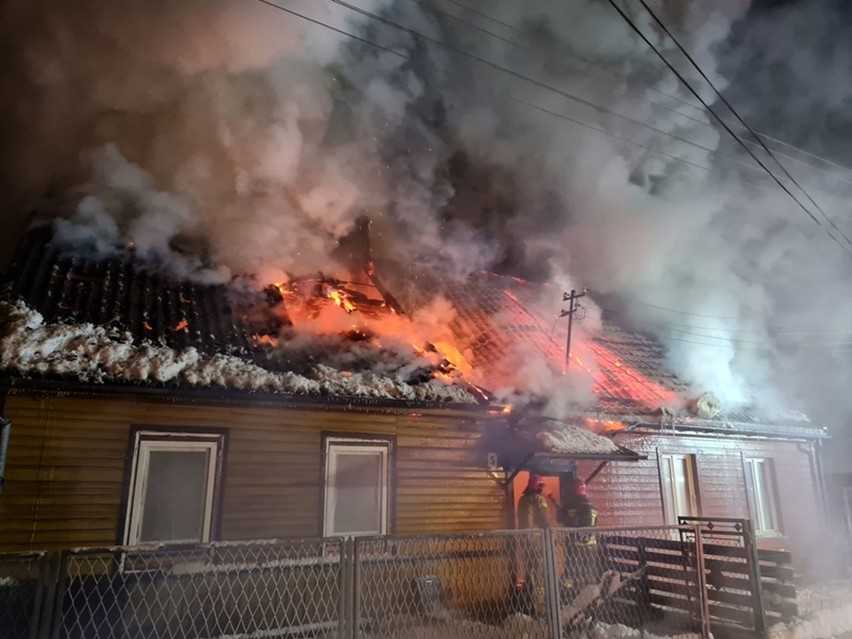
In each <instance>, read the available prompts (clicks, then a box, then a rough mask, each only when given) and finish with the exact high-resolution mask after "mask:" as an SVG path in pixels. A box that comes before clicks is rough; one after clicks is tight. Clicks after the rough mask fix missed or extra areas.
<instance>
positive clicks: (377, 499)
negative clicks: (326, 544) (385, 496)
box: [330, 451, 384, 533]
mask: <svg viewBox="0 0 852 639" xmlns="http://www.w3.org/2000/svg"><path fill="white" fill-rule="evenodd" d="M382 461H383V454H382V452H380V451H375V452H369V453H349V452H340V451H336V452H335V454H334V467H333V471H334V474H333V476H332V477H331V478H330V479H331V486H330V488H331V489H332V490H333V491H334V492H335V502H334V513H333V515H332V522H333V526H334V532H335V533H352V532H373V533H380V532H383V531H382V509H381V506H382V492H383V491H382V486H383V481H382V471H383V465H384V464H383V463H382Z"/></svg>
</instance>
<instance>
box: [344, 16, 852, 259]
mask: <svg viewBox="0 0 852 639" xmlns="http://www.w3.org/2000/svg"><path fill="white" fill-rule="evenodd" d="M334 1H338V0H334ZM641 1H642V0H640V2H641ZM608 2H609V4H610V5H611V6H612V8H613V9H615V11H616V12H617V13H618V15H620V16H621V17H622V18H623V19H624V21H625V22H627V24H628V25H629V26H630V28H631V29H632V30H633V31H634V32H635V33H636V34H637V35H638V36H639V37H640V38H641V39H642V40H643V41H644V42H645V44H647V45H648V46H649V47H650V48H651V50H652V51H653V52H654V53H655V54H656V55H657V57H659V58H660V60H662V62H663V63H664V64H665V65H666V66H667V67H668V68H669V70H670V71H671V72H672V73H673V74H674V75H675V76H676V77H677V79H678V80H679V81H680V82H681V84H683V85H684V86H685V87H686V88H687V90H689V92H690V93H692V94H693V95H694V96H695V97H696V98H697V99H698V100H699V101H700V102H701V104H703V105H704V107H705V108H706V109H707V111H708V112H709V113H710V114H711V115H713V117H714V118H715V119H716V121H717V122H718V123H719V124H720V125H721V126H722V128H724V129H725V131H727V132H728V134H729V135H730V136H731V137H732V138H733V139H734V140H735V141H736V142H737V143H738V144H739V145H740V146H741V147H742V148H743V149H744V150H745V151H746V152H747V153H748V154H749V155H750V156H751V157H752V158H753V159H754V161H755V162H757V164H758V165H759V166H760V167H761V168H762V169H763V170H764V171H766V173H768V174H769V175H770V176H771V177H772V179H773V180H774V181H775V183H776V184H778V186H779V187H780V188H781V189H782V190H783V191H784V192H785V193H786V194H787V195H788V196H789V197H790V198H791V199H792V200H793V201H794V202H795V203H796V204H797V205H798V206H799V208H800V209H802V211H804V212H805V214H806V215H807V216H808V217H809V218H810V219H811V220H812V221H813V222H814V223H815V224H817V225H818V226H820V227H821V228H822V229H823V230H824V231H825V233H826V235H828V236H829V237H830V238H831V239H832V240H834V242H835V243H837V245H838V246H840V247H841V248H842V249H843V250H844V251H846V253H847V254H849V255H850V256H852V249H850V247H852V241H850V240H849V238H847V237H846V236H845V235H844V236H843V237H844V239H846V241H847V243H848V244H849V246H846V245H844V244H842V243H841V242H840V240H838V239H837V238H836V237H835V236H834V235H833V234H832V233H831V231H829V230H828V229H827V228H826V227H825V226H824V225H823V223H822V222H820V221H819V219H818V218H817V217H816V216H815V215H814V214H813V213H812V212H811V211H810V210H809V209H808V208H807V207H806V206H805V205H804V204H802V203H801V202H800V201H799V199H798V198H797V197H796V196H795V195H793V193H792V191H790V189H788V188H787V186H786V185H785V184H784V183H783V182H782V181H781V180H780V179H779V178H778V176H777V175H775V174H774V173H773V172H772V171H770V170H769V167H768V166H766V164H764V163H763V161H762V160H761V159H760V158H758V157H757V156H756V155H755V154H754V153H753V152H752V150H751V149H750V148H749V147H748V145H747V144H745V142H743V141H742V140H741V139H740V137H739V136H738V135H737V134H736V133H734V131H733V130H732V129H731V127H730V126H728V124H727V123H726V122H725V121H724V120H723V119H722V118H721V117H720V116H719V114H717V113H716V112H715V111H714V110H713V109H712V108H711V107H710V105H709V104H707V103H706V102H705V101H704V99H703V98H702V97H701V95H700V94H699V93H698V91H696V90H695V89H694V88H693V86H692V85H691V84H690V83H689V82H688V81H687V80H686V78H684V77H683V75H682V74H681V73H680V71H678V70H677V69H676V68H675V67H674V65H672V63H671V62H669V61H668V59H667V58H666V57H665V56H664V55H663V54H662V53H661V52H660V50H659V49H657V47H656V46H655V45H654V43H653V42H651V41H650V40H649V39H648V37H647V36H646V35H645V34H644V33H643V32H642V30H641V29H639V27H638V26H637V25H636V23H634V22H633V20H632V19H631V18H630V16H628V15H627V14H626V13H625V12H624V10H623V9H622V8H621V7H619V6H618V3H617V2H616V1H615V0H608ZM643 4H644V3H643ZM799 188H800V189H801V187H799ZM823 215H825V213H823Z"/></svg>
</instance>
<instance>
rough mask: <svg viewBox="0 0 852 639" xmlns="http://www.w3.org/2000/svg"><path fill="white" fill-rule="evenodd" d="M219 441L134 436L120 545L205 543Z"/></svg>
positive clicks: (142, 433) (169, 435) (156, 434)
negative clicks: (122, 542) (122, 543)
mask: <svg viewBox="0 0 852 639" xmlns="http://www.w3.org/2000/svg"><path fill="white" fill-rule="evenodd" d="M222 443H223V436H221V435H209V434H204V435H192V434H187V433H162V432H153V431H138V432H136V433H135V435H134V447H133V466H132V469H131V475H130V488H129V494H128V501H127V517H126V521H125V524H126V525H125V534H124V542H125V543H126V544H130V545H133V544H140V543H148V542H184V543H192V542H203V541H210V536H211V529H212V523H213V508H214V501H215V496H216V488H217V482H218V478H219V473H220V469H221V461H220V460H221V452H222Z"/></svg>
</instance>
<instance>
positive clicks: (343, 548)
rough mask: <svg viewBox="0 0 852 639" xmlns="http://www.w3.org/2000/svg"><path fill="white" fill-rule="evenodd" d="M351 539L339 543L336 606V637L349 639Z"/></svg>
mask: <svg viewBox="0 0 852 639" xmlns="http://www.w3.org/2000/svg"><path fill="white" fill-rule="evenodd" d="M352 547H353V541H352V538H351V537H348V538H346V539H344V540H343V541H342V542H341V544H340V602H339V606H338V613H337V614H338V637H339V639H351V638H352V637H353V630H352V628H353V623H352V621H353V620H352V606H353V598H354V589H353V587H352V586H353V572H354V563H353V559H354V556H353V551H352Z"/></svg>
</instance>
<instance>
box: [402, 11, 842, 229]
mask: <svg viewBox="0 0 852 639" xmlns="http://www.w3.org/2000/svg"><path fill="white" fill-rule="evenodd" d="M413 1H414V2H416V3H418V4H429V5H431V7H430V11H433V12H436V13H439V14H440V15H443V16H446V17H448V18H450V19H451V20H455V21H457V22H460V23H461V24H464V25H467V26H469V27H470V28H472V29H476V30H477V31H480V32H482V33H485V34H486V35H488V36H490V37H493V38H495V39H497V40H500V41H501V42H505V43H507V44H509V45H511V46H514V47H517V48H520V49H523V50H525V51H529V52H531V53H534V52H535V50H534V49H533V48H532V47H530V46H525V45H523V44H521V43H519V42H516V41H515V40H512V39H510V38H505V37H503V36H501V35H500V34H498V33H494V32H493V31H490V30H489V29H486V28H484V27H482V26H480V25H478V24H475V23H473V22H470V21H468V20H465V19H463V18H461V17H459V16H457V15H453V14H451V13H449V12H446V11H442V10H440V9H437V8H435V6H434V3H435V0H413ZM443 1H444V2H447V3H449V4H452V5H454V6H457V7H459V8H461V9H463V10H465V11H469V12H470V13H472V14H474V15H477V16H480V17H482V18H485V19H487V20H490V21H492V22H494V23H495V24H499V25H501V26H503V27H505V28H506V29H509V30H511V31H514V32H516V33H518V34H520V35H522V36H524V37H525V38H533V37H535V36H534V34H531V33H529V32H527V31H524V30H522V29H518V28H517V27H514V26H512V25H510V24H509V23H507V22H503V21H501V20H498V19H497V18H494V17H493V16H491V15H489V14H487V13H485V12H483V11H479V10H477V9H474V8H472V7H469V6H467V5H465V4H463V3H461V2H458V0H443ZM558 48H559V50H560V51H565V52H566V53H567V54H568V55H570V56H571V57H574V58H577V59H579V60H582V61H583V62H585V63H586V64H588V65H592V66H596V67H599V68H601V69H603V70H605V71H607V72H608V73H610V74H612V75H618V76H620V77H622V78H626V77H627V76H625V75H624V74H621V73H619V72H617V71H615V70H613V69H610V68H609V67H606V66H603V65H600V64H596V63H595V62H594V61H592V60H590V59H588V58H585V57H583V56H581V55H579V54H578V53H576V52H575V51H573V50H572V49H570V48H568V47H566V46H564V45H559V46H558ZM578 72H579V73H580V75H583V76H585V77H587V78H590V79H591V80H593V81H595V82H598V83H600V84H602V85H604V86H608V87H611V88H613V89H616V90H621V89H622V88H623V85H619V84H616V83H613V82H607V81H606V80H603V79H601V78H599V77H596V76H594V75H592V74H591V73H589V72H588V71H582V70H581V71H578ZM645 89H646V90H647V91H648V92H650V93H655V94H657V95H660V96H663V97H664V98H667V99H670V100H675V101H678V102H680V103H681V104H683V105H685V106H689V107H691V108H694V109H698V110H700V111H701V112H702V113H703V109H702V108H701V107H699V106H697V105H694V104H692V103H690V102H686V101H684V100H681V99H679V98H678V97H676V96H673V95H670V94H668V93H664V92H661V91H657V90H655V89H653V88H651V87H645ZM638 97H639V99H640V100H642V101H643V102H646V103H647V104H649V105H651V106H654V107H660V108H663V109H666V110H667V111H670V112H671V113H673V114H674V115H676V116H679V117H683V118H686V119H688V120H690V121H692V122H694V123H696V124H697V125H699V126H701V127H704V128H707V129H710V130H712V131H716V128H715V127H714V126H713V125H712V124H710V123H709V122H707V121H705V120H702V119H699V118H697V117H693V116H691V115H688V114H686V113H683V112H682V111H679V110H677V109H675V108H672V107H670V106H668V105H666V104H663V103H662V102H657V101H654V100H651V99H649V98H647V97H645V96H643V95H639V96H638ZM750 132H751V133H752V134H753V135H755V137H757V135H756V134H755V132H754V131H750ZM760 135H761V136H763V137H766V138H768V139H772V138H769V136H766V135H765V134H760ZM776 141H777V142H780V141H778V140H776ZM744 142H745V143H746V144H749V145H752V146H760V147H764V145H763V144H762V143H761V141H760V140H758V141H757V142H750V141H748V140H745V141H744ZM782 144H783V143H782ZM788 146H789V145H788ZM792 148H795V147H792ZM796 150H799V149H796ZM714 153H717V152H714ZM773 153H775V154H776V155H780V156H781V157H784V158H787V159H789V160H792V161H794V162H798V163H800V164H804V165H805V166H806V167H808V168H809V169H812V170H814V171H817V172H819V173H824V174H826V175H831V177H833V178H839V179H841V180H843V181H844V182H847V183H849V184H852V177H846V176H838V175H836V174H829V173H828V171H826V169H825V168H820V167H818V166H815V165H814V164H811V163H810V162H806V161H805V160H803V159H801V158H796V157H794V156H791V155H788V154H786V153H783V152H779V151H773ZM807 155H809V156H810V157H812V158H814V159H815V160H819V161H821V162H825V163H827V164H834V166H835V167H836V168H838V169H842V170H844V171H845V172H846V173H850V172H852V169H849V168H846V167H843V166H840V165H837V164H836V163H832V162H830V161H829V160H825V159H823V158H820V157H819V156H815V155H813V154H810V153H808V154H807ZM749 168H751V169H753V170H757V171H759V170H760V169H759V168H758V167H749ZM751 184H754V183H751ZM797 186H798V185H797ZM799 188H800V189H802V187H801V186H800V187H799ZM802 191H803V192H804V189H802ZM834 217H837V216H836V215H835V216H834Z"/></svg>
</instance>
